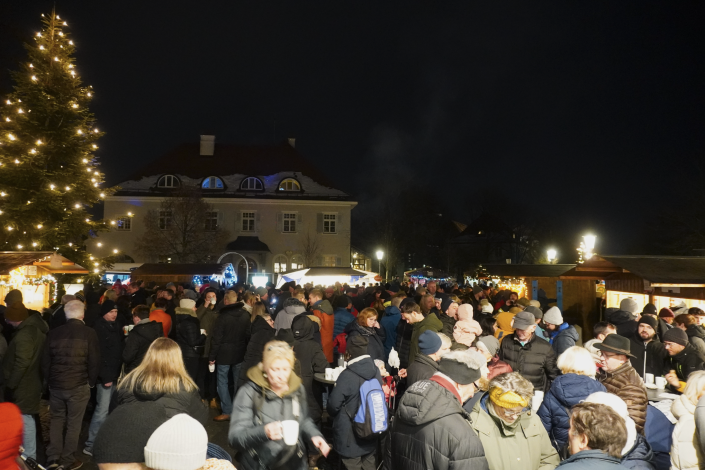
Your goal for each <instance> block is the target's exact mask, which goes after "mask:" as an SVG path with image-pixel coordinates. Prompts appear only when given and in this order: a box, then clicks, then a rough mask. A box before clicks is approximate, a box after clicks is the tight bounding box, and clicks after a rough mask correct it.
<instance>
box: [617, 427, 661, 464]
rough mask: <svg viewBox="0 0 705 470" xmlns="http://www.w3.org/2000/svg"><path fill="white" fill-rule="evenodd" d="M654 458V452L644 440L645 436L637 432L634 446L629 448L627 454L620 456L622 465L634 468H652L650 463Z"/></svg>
mask: <svg viewBox="0 0 705 470" xmlns="http://www.w3.org/2000/svg"><path fill="white" fill-rule="evenodd" d="M653 458H654V453H653V452H652V451H651V446H650V445H649V443H648V442H646V438H645V437H644V436H642V435H641V434H639V433H637V435H636V442H635V443H634V447H632V448H631V450H630V451H629V452H627V455H623V456H622V465H624V466H625V467H627V468H631V469H634V470H654V466H653V465H652V464H651V463H652V460H653Z"/></svg>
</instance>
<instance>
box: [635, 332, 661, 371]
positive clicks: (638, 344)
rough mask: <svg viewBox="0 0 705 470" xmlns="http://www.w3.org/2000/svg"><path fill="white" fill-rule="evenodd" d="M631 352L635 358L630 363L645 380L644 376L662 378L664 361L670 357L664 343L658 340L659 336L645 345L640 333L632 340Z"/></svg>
mask: <svg viewBox="0 0 705 470" xmlns="http://www.w3.org/2000/svg"><path fill="white" fill-rule="evenodd" d="M629 341H630V345H631V347H630V351H631V353H632V354H633V355H634V357H630V358H629V361H630V362H631V363H632V367H634V370H636V372H637V374H639V375H640V376H641V378H642V379H643V378H644V374H654V376H656V377H660V376H661V375H662V373H663V361H665V360H666V358H667V357H668V351H666V348H665V347H664V346H663V343H662V342H661V341H659V340H658V335H656V337H655V338H654V339H653V340H651V341H649V342H648V343H646V344H644V341H643V340H642V339H641V337H639V333H638V332H637V334H635V335H634V336H632V337H631V338H630V340H629Z"/></svg>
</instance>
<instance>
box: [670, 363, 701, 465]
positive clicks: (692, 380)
mask: <svg viewBox="0 0 705 470" xmlns="http://www.w3.org/2000/svg"><path fill="white" fill-rule="evenodd" d="M703 393H705V372H703V371H698V372H693V373H692V374H690V376H689V377H688V382H687V384H686V386H685V389H684V390H683V395H681V396H679V397H678V398H677V399H675V400H673V404H672V405H671V413H673V416H675V417H676V418H677V419H678V422H677V423H676V427H675V428H673V443H672V444H671V468H672V469H674V470H696V469H701V468H703V466H705V454H703V452H702V449H701V448H700V446H699V445H696V443H697V442H698V439H697V436H696V427H695V410H696V405H697V403H698V400H700V398H701V397H702V396H703Z"/></svg>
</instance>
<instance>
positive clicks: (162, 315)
mask: <svg viewBox="0 0 705 470" xmlns="http://www.w3.org/2000/svg"><path fill="white" fill-rule="evenodd" d="M149 319H150V320H151V321H156V322H159V323H161V324H162V327H163V328H164V336H165V337H168V336H169V332H170V331H171V316H170V315H169V314H168V313H166V312H165V311H164V310H161V309H158V308H157V309H154V310H152V311H151V312H149Z"/></svg>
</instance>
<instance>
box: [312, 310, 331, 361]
mask: <svg viewBox="0 0 705 470" xmlns="http://www.w3.org/2000/svg"><path fill="white" fill-rule="evenodd" d="M311 310H312V312H311V313H313V314H314V315H315V316H316V317H318V319H319V320H321V346H322V347H323V354H325V355H326V359H327V360H328V363H329V364H332V363H333V347H334V346H333V329H334V328H335V317H334V316H333V307H332V306H331V304H330V302H328V301H327V300H325V299H323V300H321V301H320V302H316V304H315V305H314V306H313V308H312V309H311Z"/></svg>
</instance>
